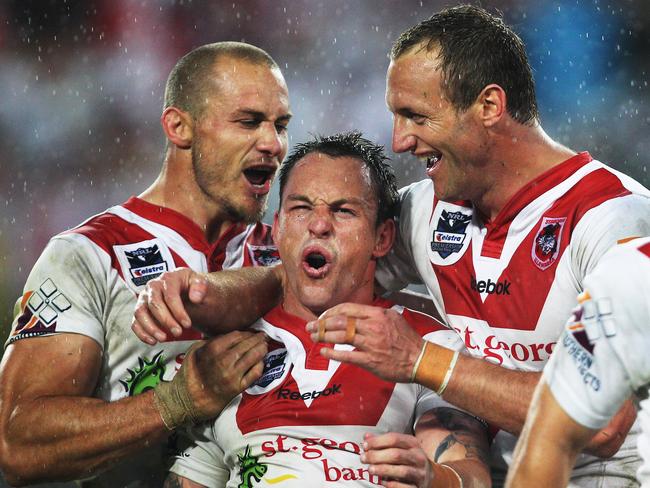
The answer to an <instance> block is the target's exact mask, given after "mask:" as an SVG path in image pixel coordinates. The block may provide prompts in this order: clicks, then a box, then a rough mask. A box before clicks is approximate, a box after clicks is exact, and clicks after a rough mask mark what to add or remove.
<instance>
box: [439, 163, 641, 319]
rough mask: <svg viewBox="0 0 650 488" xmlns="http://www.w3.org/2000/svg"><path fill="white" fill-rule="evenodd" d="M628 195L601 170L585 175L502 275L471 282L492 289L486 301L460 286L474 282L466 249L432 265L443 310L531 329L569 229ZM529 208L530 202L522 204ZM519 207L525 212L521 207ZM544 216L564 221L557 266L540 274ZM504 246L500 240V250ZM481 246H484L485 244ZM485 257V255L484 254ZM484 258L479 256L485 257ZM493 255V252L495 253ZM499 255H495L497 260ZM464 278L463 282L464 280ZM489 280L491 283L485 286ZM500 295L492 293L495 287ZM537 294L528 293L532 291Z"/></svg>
mask: <svg viewBox="0 0 650 488" xmlns="http://www.w3.org/2000/svg"><path fill="white" fill-rule="evenodd" d="M629 194H630V192H629V191H628V190H627V189H626V188H625V187H624V186H623V185H622V184H621V182H620V180H619V179H618V177H617V176H616V175H615V174H613V173H611V172H610V171H608V170H607V169H605V168H600V169H596V170H595V171H592V172H591V173H589V174H587V175H586V176H584V177H583V178H582V179H581V180H580V181H578V183H577V184H575V185H574V186H573V187H572V188H570V189H569V190H568V191H567V192H566V193H565V194H564V195H562V196H561V197H560V198H558V199H557V200H556V201H555V202H553V204H552V205H551V206H550V207H549V208H548V209H546V210H545V211H544V212H543V215H540V216H539V220H537V223H535V225H533V227H532V230H531V231H530V232H529V233H528V235H526V236H525V237H524V239H523V240H522V241H521V244H520V245H519V246H518V248H517V249H516V250H514V253H513V254H512V257H511V258H510V261H509V262H508V263H506V265H505V268H504V269H503V271H502V272H501V274H500V276H498V277H492V278H491V279H490V280H487V281H486V282H484V283H482V284H481V283H479V282H478V281H477V282H476V283H475V286H476V287H477V288H478V286H479V285H480V286H482V287H483V289H487V288H488V287H492V289H493V291H494V292H493V293H488V295H487V296H486V298H485V302H483V301H482V299H481V295H480V293H479V292H478V291H477V290H476V289H472V283H471V282H467V283H465V282H462V281H461V280H462V278H461V277H476V276H477V273H476V267H477V264H476V263H474V261H473V252H472V250H473V249H472V248H473V246H474V242H472V243H471V244H470V246H469V249H467V251H466V252H465V254H464V255H463V257H462V258H461V259H460V260H459V261H458V262H457V263H456V264H453V265H450V266H433V265H432V268H433V270H434V272H435V273H436V276H437V278H438V281H439V283H440V287H441V290H442V295H443V296H444V297H445V309H446V312H447V313H448V314H452V315H459V316H464V317H472V318H477V319H482V320H486V321H487V322H488V323H489V324H490V325H491V327H495V328H498V327H502V328H509V329H519V330H534V329H535V327H536V325H537V320H538V319H539V316H540V313H541V310H542V307H543V306H544V303H545V302H546V297H547V295H548V292H549V290H550V287H551V285H552V283H553V280H554V278H555V271H556V269H557V265H558V263H559V262H560V259H561V257H562V255H563V253H564V251H565V250H566V248H567V246H568V245H569V242H570V240H571V236H572V233H573V229H574V228H575V226H576V225H577V224H578V223H579V222H580V220H581V219H582V217H583V216H584V214H585V213H586V212H588V211H589V210H591V209H592V208H594V207H596V206H598V205H600V204H601V203H603V202H604V201H607V200H611V199H613V198H617V197H622V196H625V195H629ZM525 203H530V202H525ZM522 208H523V207H522ZM543 217H561V218H566V222H565V224H564V228H563V235H562V238H561V240H560V248H559V252H558V256H557V259H556V260H555V262H554V263H553V264H552V265H551V266H550V267H549V268H548V269H546V270H545V271H543V272H542V273H540V272H539V269H537V268H536V265H535V264H534V262H533V260H532V258H531V250H532V248H533V246H534V240H535V238H536V236H537V233H538V230H539V227H540V224H541V221H542V218H543ZM506 245H508V243H507V242H506V241H503V244H502V245H501V248H502V249H503V248H504V246H506ZM484 247H485V242H484ZM483 254H484V253H483ZM483 254H482V257H485V256H484V255H483ZM495 254H496V253H495ZM501 255H502V253H501V252H500V253H499V256H501ZM465 279H467V278H465ZM488 281H491V283H490V282H488ZM499 285H500V289H501V291H502V292H503V293H501V294H499V293H496V291H497V287H498V286H499ZM531 287H532V288H533V289H534V290H535V292H534V293H531V292H530V288H531Z"/></svg>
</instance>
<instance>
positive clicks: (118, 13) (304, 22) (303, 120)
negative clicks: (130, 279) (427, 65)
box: [0, 0, 650, 341]
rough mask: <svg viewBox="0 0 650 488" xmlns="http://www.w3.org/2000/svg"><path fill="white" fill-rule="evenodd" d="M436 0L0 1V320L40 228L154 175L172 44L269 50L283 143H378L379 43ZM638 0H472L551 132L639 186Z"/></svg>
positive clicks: (649, 124) (644, 16) (644, 161)
mask: <svg viewBox="0 0 650 488" xmlns="http://www.w3.org/2000/svg"><path fill="white" fill-rule="evenodd" d="M450 3H453V2H448V1H426V0H400V1H399V2H398V1H392V0H381V1H380V0H347V1H346V0H274V1H267V0H257V1H254V0H245V1H242V0H238V1H232V0H231V1H207V0H205V1H192V0H94V1H92V0H90V1H89V0H3V1H2V2H0V86H1V87H2V93H3V96H2V98H1V100H0V205H2V210H1V211H0V259H1V262H0V264H1V265H0V320H2V321H3V324H6V325H8V322H9V321H10V318H11V309H12V307H13V303H14V301H15V299H16V298H17V297H18V296H19V294H20V293H21V287H22V285H23V283H24V281H25V278H26V274H27V273H28V272H29V270H30V268H31V266H32V264H33V262H34V260H35V259H36V257H37V256H38V255H39V253H40V252H41V250H42V249H43V247H44V245H45V243H46V242H47V239H48V238H49V237H50V236H51V235H52V234H55V233H58V232H60V231H62V230H64V229H66V228H69V227H71V226H74V225H76V224H77V223H79V222H80V221H81V220H82V219H84V218H86V217H87V216H88V215H91V214H92V213H93V212H99V211H101V210H103V209H104V208H106V207H107V206H110V205H113V204H115V203H119V202H122V201H124V200H125V199H126V198H127V197H128V196H130V195H132V194H137V193H139V192H140V191H142V190H143V189H144V188H143V185H145V184H146V182H149V181H151V180H152V179H153V178H154V177H155V175H156V174H157V172H158V169H159V166H160V163H161V160H162V150H163V144H164V143H163V137H162V132H161V130H160V128H159V122H158V120H159V117H160V112H161V105H162V96H163V87H164V83H165V77H166V75H167V73H168V72H169V70H170V69H171V67H172V66H173V64H174V62H175V61H176V59H177V58H178V57H180V56H182V55H183V54H184V53H185V52H187V51H189V50H191V49H192V48H194V47H196V46H198V45H200V44H204V43H208V42H213V41H220V40H240V41H246V42H250V43H252V44H255V45H258V46H260V47H262V48H263V49H265V50H267V51H268V52H269V53H270V54H271V55H272V56H273V57H274V58H275V59H276V60H277V61H278V63H279V64H280V66H281V67H282V69H283V70H284V73H285V77H286V79H287V82H288V84H289V90H290V96H291V103H292V110H293V113H294V119H293V121H292V123H291V125H290V130H289V133H290V141H291V142H292V143H295V142H298V141H301V140H303V139H305V138H306V137H307V135H308V134H309V133H330V132H333V131H340V130H348V129H353V128H356V129H360V130H362V131H363V132H364V133H365V134H366V135H367V136H368V137H369V138H371V139H374V140H377V141H379V142H380V143H382V144H385V145H386V146H388V147H389V146H390V138H391V119H390V114H389V112H388V111H387V109H386V108H385V102H384V84H385V71H386V68H387V65H388V60H387V52H388V50H389V48H390V45H391V43H392V41H393V40H394V38H395V37H396V36H397V35H398V34H399V33H400V32H401V31H403V30H404V29H405V28H406V27H408V26H410V25H412V24H414V23H416V22H417V21H419V20H421V19H424V18H426V17H428V16H429V15H430V14H431V13H433V12H434V11H436V10H438V9H439V8H441V7H443V6H446V5H449V4H450ZM645 4H646V1H645V0H629V1H628V0H617V1H600V0H563V1H549V2H539V1H532V0H531V1H521V0H520V1H516V2H515V1H514V0H513V1H506V0H502V1H497V0H484V1H482V2H481V5H483V6H484V7H487V8H488V9H498V10H500V11H501V12H503V14H504V17H505V19H506V21H507V22H508V23H510V24H512V25H513V26H514V27H515V29H516V30H517V31H518V32H519V33H520V35H521V36H522V37H523V38H524V40H525V42H526V43H527V46H528V52H529V54H530V58H531V62H532V63H533V66H534V69H535V79H536V83H537V89H538V97H539V102H540V108H541V113H542V119H543V123H544V127H545V129H546V130H547V131H549V132H550V135H551V136H553V137H554V138H556V139H557V140H559V141H561V142H563V143H565V144H567V145H569V146H570V147H572V148H573V149H576V150H588V151H590V152H591V153H592V155H594V156H595V157H596V158H597V159H600V160H601V161H603V162H606V163H608V164H610V165H612V166H613V167H615V168H617V169H620V170H621V171H623V172H625V173H628V174H630V175H631V176H633V177H635V178H637V179H638V180H640V181H641V182H642V183H643V184H645V185H646V186H648V185H649V184H650V176H649V175H648V156H647V154H648V153H649V152H650V130H649V129H650V107H649V103H650V102H649V100H650V97H649V96H648V93H649V90H648V80H649V76H648V72H649V70H650V56H648V52H650V49H649V48H650V10H649V9H647V7H646V6H645ZM394 161H395V164H396V168H397V172H398V176H399V179H400V182H401V183H402V184H405V183H408V182H411V181H414V180H416V179H420V178H422V177H423V170H422V168H421V165H420V164H419V163H417V162H416V161H413V160H412V158H409V157H408V156H401V157H395V158H394ZM276 201H277V200H276V199H271V209H272V208H273V206H274V202H276ZM3 341H4V338H3Z"/></svg>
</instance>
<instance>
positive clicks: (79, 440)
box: [0, 334, 167, 484]
mask: <svg viewBox="0 0 650 488" xmlns="http://www.w3.org/2000/svg"><path fill="white" fill-rule="evenodd" d="M100 366H101V349H100V347H99V345H98V344H97V343H96V342H95V341H94V340H92V339H90V338H88V337H86V336H82V335H79V334H60V335H55V336H50V337H39V338H31V339H26V340H21V341H18V342H16V343H15V344H13V345H11V346H9V347H8V348H7V351H6V353H5V356H4V358H3V361H2V367H1V370H0V401H1V402H2V403H1V405H0V461H1V464H2V470H3V473H4V474H5V476H6V478H7V480H8V481H9V482H10V483H11V484H25V483H33V482H37V481H44V480H52V479H60V480H65V479H74V478H81V477H84V476H88V475H90V474H92V473H95V472H97V471H98V470H100V469H102V468H106V467H108V466H110V465H111V464H112V463H114V462H115V461H116V460H118V459H120V458H123V457H124V456H126V455H127V454H129V453H132V452H135V451H137V450H138V449H140V448H142V447H143V446H145V445H146V444H148V443H153V442H158V441H160V440H161V439H163V438H164V437H165V436H166V435H167V430H166V428H165V426H164V424H163V422H162V419H161V417H160V415H159V414H158V411H157V410H156V409H155V408H154V406H153V402H152V400H153V394H152V392H147V393H144V394H142V395H139V396H135V397H130V398H126V399H124V400H120V401H118V402H113V403H107V402H105V401H103V400H99V399H96V398H88V397H89V396H90V395H91V394H92V392H93V390H94V388H95V383H96V382H97V378H98V372H99V369H100Z"/></svg>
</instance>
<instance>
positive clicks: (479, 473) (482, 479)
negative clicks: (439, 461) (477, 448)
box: [444, 459, 492, 488]
mask: <svg viewBox="0 0 650 488" xmlns="http://www.w3.org/2000/svg"><path fill="white" fill-rule="evenodd" d="M444 464H446V465H447V466H449V467H450V468H453V470H454V471H456V473H458V475H459V476H460V479H461V480H462V482H463V485H462V486H463V488H490V487H491V486H492V479H491V478H490V469H489V468H488V467H487V466H486V465H485V464H484V463H483V462H481V461H479V460H477V459H462V460H458V461H448V462H445V463H444Z"/></svg>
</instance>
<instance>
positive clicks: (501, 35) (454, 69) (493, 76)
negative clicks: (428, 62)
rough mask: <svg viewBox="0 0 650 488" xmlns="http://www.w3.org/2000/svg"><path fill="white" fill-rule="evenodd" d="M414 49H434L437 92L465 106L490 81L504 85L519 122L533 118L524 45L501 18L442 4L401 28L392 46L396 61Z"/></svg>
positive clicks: (533, 100)
mask: <svg viewBox="0 0 650 488" xmlns="http://www.w3.org/2000/svg"><path fill="white" fill-rule="evenodd" d="M414 47H421V48H422V49H426V50H427V51H432V50H435V49H439V53H438V59H439V61H440V67H441V69H442V77H441V78H442V81H441V83H442V87H441V88H442V91H443V94H444V95H445V97H446V98H447V99H448V100H449V101H450V102H451V104H452V105H453V106H454V107H455V108H456V109H457V110H459V111H464V110H467V109H468V108H469V107H470V106H471V105H472V104H473V103H474V102H475V101H476V98H477V97H478V95H479V94H480V93H481V90H483V88H485V87H486V86H487V85H489V84H491V83H496V84H497V85H499V86H500V87H501V88H503V89H504V91H505V92H506V96H507V110H508V113H509V114H510V116H511V117H512V118H513V119H515V120H516V121H518V122H519V123H521V124H531V123H533V122H534V121H535V120H537V119H538V117H539V113H538V110H537V99H536V96H535V82H534V80H533V73H532V68H531V67H530V64H529V62H528V57H527V55H526V50H525V47H524V43H523V41H522V40H521V38H520V37H519V36H518V35H517V34H516V33H515V32H514V31H513V30H512V29H511V28H510V27H509V26H507V25H506V24H505V23H504V22H503V19H502V18H501V17H498V16H496V15H493V14H491V13H489V12H487V11H486V10H484V9H482V8H480V7H475V6H471V5H459V6H456V7H451V8H447V9H445V10H442V11H441V12H439V13H437V14H435V15H433V16H431V17H429V18H428V19H427V20H424V21H422V22H420V23H419V24H417V25H415V26H413V27H411V28H410V29H408V30H407V31H405V32H403V33H402V34H401V35H400V36H399V38H398V39H397V40H396V41H395V43H394V44H393V47H392V49H391V53H390V57H391V60H396V59H398V58H399V57H400V56H402V55H404V54H406V53H407V52H409V51H410V50H411V49H412V48H414Z"/></svg>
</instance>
